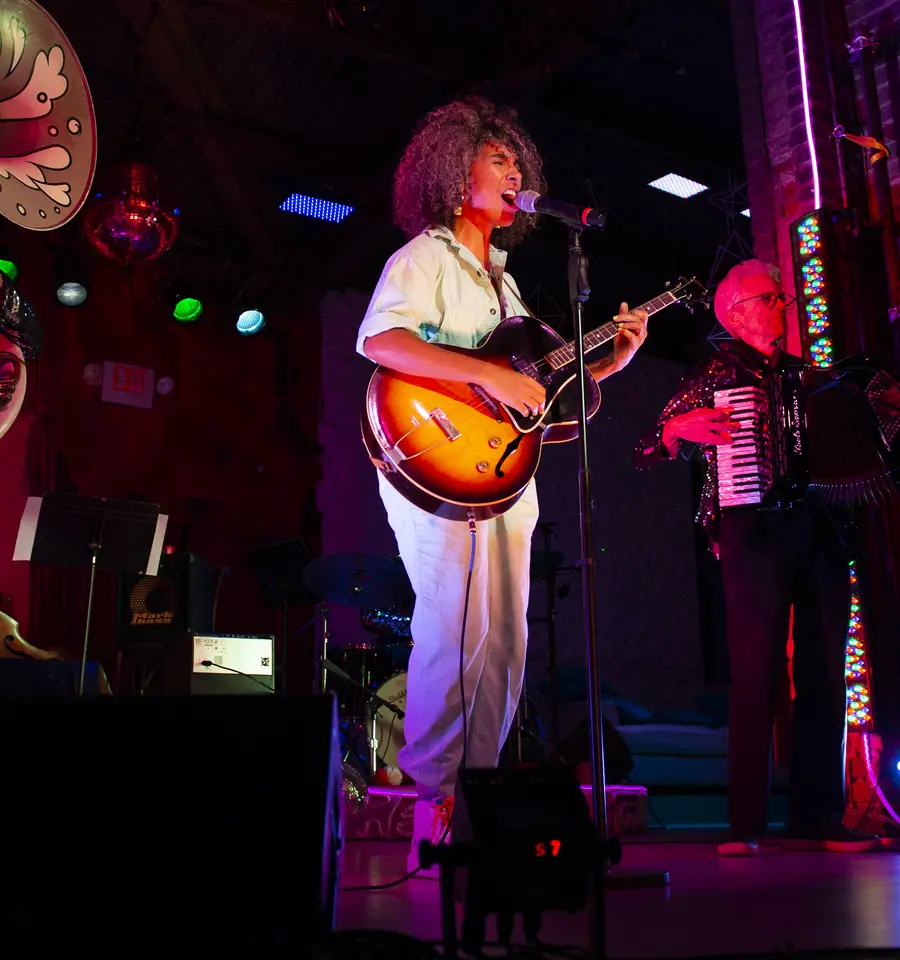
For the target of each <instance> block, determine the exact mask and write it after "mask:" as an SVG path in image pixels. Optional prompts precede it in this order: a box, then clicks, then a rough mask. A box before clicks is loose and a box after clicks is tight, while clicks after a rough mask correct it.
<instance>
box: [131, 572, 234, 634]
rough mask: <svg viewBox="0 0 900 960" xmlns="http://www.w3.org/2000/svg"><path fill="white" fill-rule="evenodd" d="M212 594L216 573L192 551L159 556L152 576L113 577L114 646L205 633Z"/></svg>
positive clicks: (209, 625) (208, 627)
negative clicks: (115, 588)
mask: <svg viewBox="0 0 900 960" xmlns="http://www.w3.org/2000/svg"><path fill="white" fill-rule="evenodd" d="M215 594H216V571H215V569H214V568H213V567H212V566H211V565H210V564H209V563H207V561H205V560H203V559H202V558H201V557H198V556H196V555H195V554H193V553H174V554H170V555H165V556H163V557H162V558H161V559H160V563H159V573H158V575H157V576H155V577H148V576H142V575H139V574H128V575H123V576H120V577H119V581H118V589H117V598H116V641H117V643H118V644H119V646H122V647H130V646H141V645H152V644H166V643H169V642H170V641H171V640H172V638H173V637H176V636H179V635H180V634H182V633H183V632H184V631H185V630H194V631H196V632H198V633H210V632H211V631H212V629H213V608H214V605H215Z"/></svg>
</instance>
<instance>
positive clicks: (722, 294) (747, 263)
mask: <svg viewBox="0 0 900 960" xmlns="http://www.w3.org/2000/svg"><path fill="white" fill-rule="evenodd" d="M759 276H767V277H771V278H772V279H773V280H774V281H775V282H776V283H778V284H779V285H780V284H781V271H780V270H779V269H778V267H776V266H775V265H774V264H772V263H766V262H765V261H763V260H744V261H743V262H742V263H738V264H735V266H733V267H732V268H731V269H730V270H729V271H728V273H726V274H725V279H724V280H722V282H721V283H720V284H719V286H718V287H716V296H715V300H714V302H713V309H714V310H715V313H716V319H717V320H718V321H719V323H721V324H722V326H723V327H724V328H725V329H726V330H727V331H728V332H729V333H731V334H732V335H733V334H734V332H735V330H734V324H733V323H732V322H731V320H730V319H729V316H728V314H729V312H730V311H731V310H732V309H733V308H734V305H735V304H736V303H737V302H738V301H739V300H743V299H744V298H745V297H746V296H747V295H748V294H747V292H746V289H747V288H746V286H745V284H746V283H747V281H748V280H750V279H751V278H753V277H759Z"/></svg>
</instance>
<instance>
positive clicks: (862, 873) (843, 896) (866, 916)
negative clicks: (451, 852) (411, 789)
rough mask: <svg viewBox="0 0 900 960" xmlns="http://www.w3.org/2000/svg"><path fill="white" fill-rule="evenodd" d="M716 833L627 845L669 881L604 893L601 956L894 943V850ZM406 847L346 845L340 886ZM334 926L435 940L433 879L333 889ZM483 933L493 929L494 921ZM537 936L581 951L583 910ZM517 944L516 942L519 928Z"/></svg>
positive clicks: (897, 887) (897, 864)
mask: <svg viewBox="0 0 900 960" xmlns="http://www.w3.org/2000/svg"><path fill="white" fill-rule="evenodd" d="M714 839H715V836H714V835H712V834H710V835H704V834H698V833H697V832H691V833H684V834H679V833H676V832H674V831H672V832H669V833H667V834H666V835H665V836H654V835H648V838H647V839H644V838H641V839H639V840H638V839H635V840H626V842H625V848H624V855H623V860H622V866H623V867H629V868H636V869H641V868H649V869H656V868H663V869H666V870H668V871H669V875H670V879H671V883H670V886H669V887H668V888H662V889H650V890H615V891H610V892H609V893H608V894H607V909H606V914H607V917H608V924H609V925H608V932H607V950H608V955H609V956H611V957H685V956H702V955H709V954H722V953H767V952H771V951H778V950H784V949H785V948H789V947H792V948H793V949H794V950H819V949H822V950H824V949H829V950H835V949H871V948H891V947H892V948H898V949H900V853H897V852H888V851H884V852H878V853H869V854H858V855H849V854H834V853H797V852H787V851H782V850H781V849H780V848H779V847H778V846H777V844H774V843H773V844H765V845H763V846H762V848H761V850H760V854H759V856H758V857H755V858H750V859H740V860H738V859H733V860H724V859H720V858H718V857H717V856H716V852H715V846H714V843H713V841H714ZM407 850H408V844H406V843H404V842H402V841H384V840H378V841H367V840H356V841H350V842H348V843H347V846H346V850H345V856H344V861H343V878H342V883H343V885H344V886H357V885H362V884H366V883H385V882H388V881H390V880H394V879H396V878H398V877H400V876H402V874H403V873H405V870H406V852H407ZM457 916H458V917H461V908H460V907H457ZM338 928H339V929H341V930H352V929H368V930H385V931H395V932H400V933H405V934H408V935H410V936H414V937H417V938H419V939H422V940H438V939H439V938H440V936H441V924H440V907H439V898H438V885H437V883H436V882H434V881H431V880H419V879H415V880H409V881H407V882H406V883H404V884H402V885H400V886H399V887H395V888H393V889H391V890H387V891H383V892H367V893H362V892H360V893H345V894H342V896H341V898H340V900H339V905H338ZM488 936H489V937H494V936H495V931H494V929H493V927H492V925H490V926H489V932H488ZM542 939H543V940H544V941H545V942H547V943H553V944H560V945H562V944H570V945H574V946H580V947H587V945H588V934H587V920H586V916H584V915H581V914H579V915H576V916H574V917H570V916H568V915H563V914H555V915H550V916H548V917H545V919H544V927H543V930H542ZM516 940H517V941H518V942H522V939H521V931H520V930H519V928H518V927H517V937H516Z"/></svg>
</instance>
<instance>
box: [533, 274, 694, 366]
mask: <svg viewBox="0 0 900 960" xmlns="http://www.w3.org/2000/svg"><path fill="white" fill-rule="evenodd" d="M678 299H679V298H678V297H677V296H676V295H675V294H674V293H669V292H668V291H667V292H666V293H663V294H660V295H659V296H658V297H654V298H653V299H652V300H648V301H647V303H642V304H641V305H640V306H639V307H637V308H636V309H638V310H646V311H647V316H651V317H652V316H653V314H654V313H658V312H659V311H660V310H663V309H665V308H666V307H670V306H671V305H672V304H673V303H676V302H677V301H678ZM618 332H619V326H618V324H617V323H615V321H610V322H609V323H604V324H603V326H602V327H597V329H596V330H591V332H590V333H586V334H585V335H584V340H583V343H584V352H585V353H588V352H589V351H591V350H595V349H596V348H597V347H599V346H601V345H602V344H604V343H606V342H607V341H609V340H612V338H613V337H614V336H615V335H616V334H617V333H618ZM544 359H545V360H546V361H547V363H549V364H550V366H551V367H553V369H554V370H559V368H560V367H564V366H565V365H566V364H567V363H571V362H572V361H573V360H574V359H575V341H574V340H571V341H570V342H569V343H567V344H566V345H565V346H563V347H557V348H556V349H555V350H552V351H551V352H550V353H548V354H547V356H546V357H544Z"/></svg>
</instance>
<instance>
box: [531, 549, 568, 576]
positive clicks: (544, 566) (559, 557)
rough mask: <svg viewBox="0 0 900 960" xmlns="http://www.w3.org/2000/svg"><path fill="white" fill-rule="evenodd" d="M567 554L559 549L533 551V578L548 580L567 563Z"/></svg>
mask: <svg viewBox="0 0 900 960" xmlns="http://www.w3.org/2000/svg"><path fill="white" fill-rule="evenodd" d="M565 560H566V558H565V556H564V555H563V554H561V553H560V552H559V550H532V551H531V579H532V580H546V579H547V577H549V576H550V574H552V573H555V572H556V571H557V570H559V569H560V568H561V567H562V566H563V564H564V563H565Z"/></svg>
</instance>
